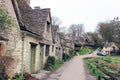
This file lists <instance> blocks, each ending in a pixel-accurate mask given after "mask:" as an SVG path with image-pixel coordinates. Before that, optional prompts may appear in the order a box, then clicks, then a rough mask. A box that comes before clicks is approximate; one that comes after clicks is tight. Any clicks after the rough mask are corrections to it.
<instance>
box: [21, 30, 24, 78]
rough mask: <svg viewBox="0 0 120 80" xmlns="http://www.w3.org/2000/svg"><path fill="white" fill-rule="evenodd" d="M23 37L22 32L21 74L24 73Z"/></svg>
mask: <svg viewBox="0 0 120 80" xmlns="http://www.w3.org/2000/svg"><path fill="white" fill-rule="evenodd" d="M24 38H25V32H23V33H22V57H21V58H22V64H21V70H22V76H23V73H24Z"/></svg>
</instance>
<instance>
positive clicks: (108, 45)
mask: <svg viewBox="0 0 120 80" xmlns="http://www.w3.org/2000/svg"><path fill="white" fill-rule="evenodd" d="M113 44H114V43H113V42H110V43H107V44H105V47H111V46H112V45H113Z"/></svg>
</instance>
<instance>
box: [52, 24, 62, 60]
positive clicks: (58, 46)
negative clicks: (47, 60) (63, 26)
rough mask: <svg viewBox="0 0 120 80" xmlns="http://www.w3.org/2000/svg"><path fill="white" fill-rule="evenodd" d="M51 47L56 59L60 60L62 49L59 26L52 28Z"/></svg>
mask: <svg viewBox="0 0 120 80" xmlns="http://www.w3.org/2000/svg"><path fill="white" fill-rule="evenodd" d="M52 36H53V44H54V45H53V46H52V51H53V53H54V54H55V57H56V59H62V47H61V43H60V33H59V26H58V25H54V26H52Z"/></svg>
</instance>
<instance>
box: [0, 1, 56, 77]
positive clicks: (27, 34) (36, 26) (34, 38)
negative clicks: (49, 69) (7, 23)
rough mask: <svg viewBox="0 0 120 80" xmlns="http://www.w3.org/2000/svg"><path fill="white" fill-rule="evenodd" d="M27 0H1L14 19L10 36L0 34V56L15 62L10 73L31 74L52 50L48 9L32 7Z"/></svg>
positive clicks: (41, 66) (42, 65)
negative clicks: (7, 57)
mask: <svg viewBox="0 0 120 80" xmlns="http://www.w3.org/2000/svg"><path fill="white" fill-rule="evenodd" d="M29 3H30V1H29V0H28V1H27V0H26V1H25V0H1V2H0V6H1V8H4V9H5V10H6V11H7V12H8V14H9V15H10V16H12V18H13V19H14V26H13V27H12V29H11V30H12V31H11V32H10V34H11V35H7V38H6V37H3V36H0V50H1V49H2V47H5V49H4V51H3V52H2V53H1V52H0V53H1V55H7V56H11V57H12V58H13V59H14V61H15V63H14V64H13V65H12V67H11V69H9V72H10V74H11V75H12V74H15V73H19V72H21V71H25V72H29V73H34V72H37V71H39V70H40V69H41V68H43V67H44V64H45V62H46V59H47V57H48V56H50V55H54V54H53V53H52V46H53V41H52V40H53V39H52V32H51V14H50V9H40V8H38V7H36V8H35V9H32V8H31V7H30V6H29Z"/></svg>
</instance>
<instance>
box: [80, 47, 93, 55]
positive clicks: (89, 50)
mask: <svg viewBox="0 0 120 80" xmlns="http://www.w3.org/2000/svg"><path fill="white" fill-rule="evenodd" d="M93 50H94V49H93V48H88V47H83V48H82V50H80V52H79V54H89V53H91V52H92V51H93Z"/></svg>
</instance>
